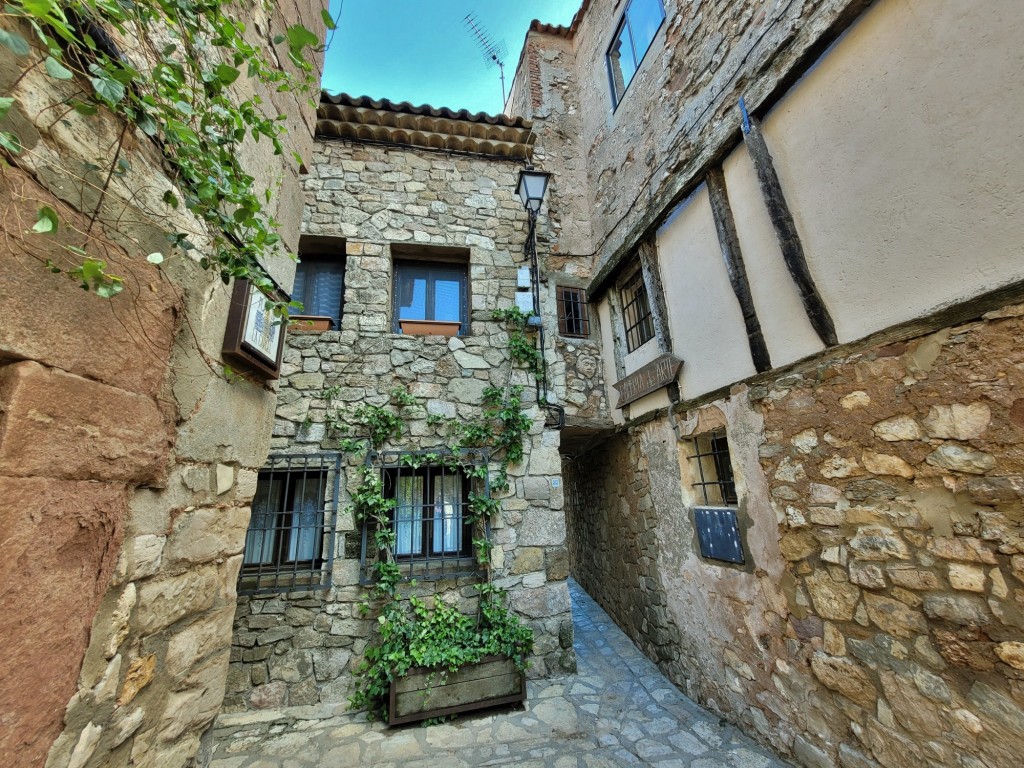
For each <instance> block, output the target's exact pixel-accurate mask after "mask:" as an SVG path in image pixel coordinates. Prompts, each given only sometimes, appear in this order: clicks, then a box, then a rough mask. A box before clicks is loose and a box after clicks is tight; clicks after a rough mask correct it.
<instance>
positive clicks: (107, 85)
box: [90, 77, 124, 104]
mask: <svg viewBox="0 0 1024 768" xmlns="http://www.w3.org/2000/svg"><path fill="white" fill-rule="evenodd" d="M90 82H91V83H92V87H93V88H94V89H95V91H96V95H97V96H99V97H100V98H101V99H103V100H104V101H106V102H108V103H110V104H117V103H118V102H119V101H121V99H123V98H124V86H123V85H121V84H120V83H119V82H117V80H113V79H111V78H109V77H94V78H92V80H91V81H90Z"/></svg>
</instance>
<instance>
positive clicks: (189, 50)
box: [0, 0, 334, 312]
mask: <svg viewBox="0 0 1024 768" xmlns="http://www.w3.org/2000/svg"><path fill="white" fill-rule="evenodd" d="M273 7H274V6H273V3H272V2H269V0H255V1H253V2H244V1H243V2H241V3H238V2H224V1H223V0H200V1H199V2H182V1H181V0H151V1H149V2H125V1H124V0H69V1H61V2H58V1H57V0H9V2H7V3H6V4H5V5H4V7H3V10H2V12H0V46H2V47H4V48H6V49H7V51H8V52H10V53H12V54H13V55H14V56H15V57H16V60H17V61H18V62H19V63H20V65H21V73H20V75H19V76H18V77H17V79H16V80H15V82H14V85H13V86H12V87H11V88H10V92H9V93H8V94H3V95H0V120H2V119H3V118H4V117H5V116H8V115H11V116H12V117H13V116H15V115H16V114H23V115H24V116H26V117H28V119H29V120H31V121H34V122H36V123H37V124H45V123H46V121H51V122H50V123H49V126H50V127H52V126H53V125H54V124H56V123H57V122H58V121H64V122H65V123H67V122H68V121H67V117H68V116H69V115H70V114H71V113H75V114H76V115H79V116H83V117H87V118H90V117H95V118H97V119H102V118H103V117H104V116H107V117H109V116H110V115H114V116H116V117H117V118H120V120H121V126H122V127H121V129H120V135H119V137H118V139H117V142H116V145H115V146H114V147H113V151H112V154H111V156H110V157H109V158H107V159H106V161H105V165H104V166H103V167H100V166H99V165H98V164H86V167H67V168H64V169H61V170H62V172H64V173H65V174H66V175H67V176H68V177H69V178H71V179H75V180H77V181H79V182H81V183H83V184H85V185H87V186H91V187H92V188H93V192H95V193H96V196H97V197H98V201H97V202H96V203H95V206H94V207H95V211H94V212H93V214H92V219H91V220H90V222H89V225H88V228H87V229H85V230H84V231H77V232H76V233H75V235H76V237H74V238H73V239H74V240H76V242H77V243H80V244H68V245H64V246H63V248H64V249H65V250H66V251H67V255H68V257H69V260H68V262H66V263H60V264H58V263H55V262H54V261H52V260H48V261H47V262H46V266H47V267H48V268H49V269H50V270H52V271H53V272H57V273H64V274H66V275H68V276H69V277H72V278H73V279H75V280H76V281H77V282H78V283H79V285H80V286H81V287H82V288H83V289H85V290H87V291H88V290H92V291H95V292H96V293H97V294H99V295H100V296H104V297H111V296H114V295H116V294H117V293H119V292H120V291H121V290H122V288H123V278H122V277H120V276H117V275H114V274H111V273H110V272H108V271H107V264H106V262H105V261H104V259H102V258H101V257H100V256H101V254H102V243H103V240H102V235H101V234H99V233H98V232H96V231H95V227H94V225H95V224H96V223H97V219H99V221H98V223H99V224H101V225H102V226H103V227H106V228H110V229H114V230H116V229H117V228H118V226H119V221H117V220H114V219H113V218H109V219H104V218H103V217H102V210H103V202H104V198H105V197H107V196H108V195H112V194H114V193H113V191H112V185H111V181H112V180H114V179H125V178H126V177H128V176H129V175H130V174H131V172H132V166H131V157H130V152H129V151H128V146H129V144H130V142H129V138H130V137H133V136H135V135H137V134H141V136H142V137H148V139H149V140H150V141H152V142H153V144H154V145H155V147H156V148H157V149H158V151H159V152H160V155H161V156H162V158H163V161H164V164H165V169H166V171H167V172H168V175H169V176H170V178H171V180H172V182H173V184H174V185H175V188H174V189H169V190H167V191H166V192H164V193H163V196H162V205H163V209H162V210H145V211H143V213H144V214H146V215H147V216H149V217H150V218H151V219H153V220H157V221H160V220H181V218H182V217H175V216H174V212H175V211H176V210H177V209H179V208H182V207H183V208H184V209H186V210H187V211H189V212H190V213H191V214H192V215H193V216H194V217H196V218H197V219H199V220H200V221H202V222H204V223H205V224H206V225H208V226H207V227H206V230H205V231H200V232H195V231H186V230H185V229H175V230H172V231H170V232H168V248H167V250H168V251H169V252H171V251H174V250H176V252H178V253H187V254H189V255H190V256H192V257H193V258H194V259H195V260H196V261H197V262H198V263H199V264H200V265H201V266H202V267H203V268H204V269H211V270H215V271H216V272H218V273H219V275H220V277H221V279H222V280H223V281H224V282H225V283H226V282H229V281H230V279H231V278H233V277H236V278H237V277H248V278H250V279H252V280H253V281H254V282H255V283H256V284H257V285H259V286H260V287H262V288H264V289H265V290H270V289H271V288H272V283H271V282H270V280H269V279H268V278H267V276H266V274H265V272H264V270H263V269H262V267H261V266H260V262H261V261H264V262H265V260H266V257H268V256H270V255H272V254H273V253H274V252H276V250H277V249H278V248H279V246H280V240H281V238H280V235H279V234H278V223H277V222H276V221H274V220H273V218H272V217H270V216H269V215H268V213H267V205H268V203H270V201H271V199H272V195H273V190H271V189H258V188H257V185H256V183H255V179H254V177H253V176H251V175H250V174H249V173H247V172H246V171H245V170H244V168H243V167H242V160H241V158H242V157H243V156H244V152H243V151H242V150H243V145H245V144H246V143H247V142H250V141H253V142H260V141H267V142H270V143H271V145H272V147H273V151H274V152H275V154H281V153H282V152H283V151H284V147H283V143H282V136H283V134H284V131H285V128H284V124H283V121H284V117H283V116H267V113H266V111H267V107H268V106H269V105H267V104H266V103H265V102H264V100H263V99H262V98H261V97H260V95H258V92H259V91H260V90H261V89H263V90H266V91H267V92H273V91H276V92H292V91H294V92H297V93H300V94H309V93H312V92H313V91H314V90H315V89H317V87H318V84H317V82H316V73H315V72H314V69H313V65H312V63H311V62H310V59H309V58H308V52H309V51H310V50H311V49H314V48H316V47H317V46H319V45H320V41H319V39H318V38H317V36H316V35H314V34H313V33H312V32H311V31H310V30H309V29H307V28H306V27H304V26H303V25H301V24H295V25H292V26H290V27H288V28H287V29H286V30H284V31H283V32H282V33H281V34H280V35H277V36H276V37H274V38H273V40H272V41H270V42H271V43H272V45H273V46H276V47H277V50H278V51H280V52H281V55H283V56H284V57H286V58H287V60H288V61H289V62H290V66H291V67H292V70H293V71H292V72H288V71H286V70H285V68H284V67H283V66H281V63H280V62H277V61H275V53H274V52H273V50H274V49H273V48H269V47H268V46H267V45H266V44H265V42H266V41H261V39H260V37H261V35H260V33H259V30H258V29H256V25H255V24H253V25H252V26H247V25H246V24H245V23H243V22H242V21H241V18H242V15H243V14H244V15H245V17H246V18H255V17H256V16H258V15H259V14H260V13H262V14H263V15H264V16H266V17H267V18H269V13H270V12H271V11H272V10H273ZM323 17H324V22H325V24H326V25H327V26H328V28H331V29H333V27H334V24H333V21H332V20H331V18H330V16H329V15H328V14H327V12H326V11H324V12H323ZM33 71H39V72H42V73H43V74H45V76H46V77H48V78H50V79H51V80H52V81H53V88H52V89H49V93H51V94H52V95H53V98H54V100H53V102H52V103H50V104H47V105H44V106H43V107H42V108H39V106H38V104H37V103H36V100H35V98H33V99H31V101H32V103H31V104H29V103H28V101H30V100H28V99H25V98H23V96H20V95H18V90H17V85H18V83H20V82H21V80H22V79H23V78H24V77H25V76H26V75H28V74H29V73H30V72H33ZM246 80H249V81H251V83H250V84H248V85H246V84H244V81H246ZM253 86H256V87H253ZM254 91H256V92H255V93H254ZM29 111H31V112H33V113H34V114H28V112H29ZM12 113H13V114H12ZM271 114H273V113H271ZM17 125H18V121H14V120H7V121H5V122H0V155H2V157H3V159H4V160H5V161H6V163H8V164H10V165H14V166H19V165H21V164H23V161H24V160H25V158H26V156H28V155H33V150H32V149H31V148H29V147H28V146H27V142H25V141H23V136H22V135H21V133H20V132H19V130H18V129H17V128H16V127H15V126H17ZM32 159H33V161H34V162H46V160H45V159H44V158H42V157H39V156H36V157H33V158H32ZM293 159H294V160H295V161H296V162H297V163H298V162H301V159H300V158H298V157H295V158H293ZM140 183H141V182H140ZM128 186H129V187H130V185H128ZM122 202H129V201H122ZM130 203H131V204H132V205H135V206H137V205H139V204H140V203H139V198H137V197H132V199H131V201H130ZM84 213H88V212H87V211H85V212H84ZM61 224H62V222H61V217H60V216H59V215H58V213H57V211H55V210H54V209H53V208H52V207H50V206H43V207H42V208H40V210H39V212H38V218H37V221H36V222H35V224H34V225H33V226H32V227H31V229H30V230H29V231H28V232H27V233H26V234H25V238H32V237H41V236H47V235H52V234H54V233H56V232H57V231H58V229H59V228H60V227H61ZM123 234H126V235H129V236H130V233H123ZM200 243H201V244H200ZM28 245H29V246H30V245H31V244H30V243H28ZM193 252H194V253H193ZM140 256H141V254H140ZM146 258H147V259H148V260H149V261H150V262H151V263H155V264H159V263H161V262H163V261H164V259H165V253H164V252H163V251H160V252H155V253H150V254H148V255H147V256H146ZM69 264H70V266H69ZM278 311H279V312H283V311H285V310H284V307H283V306H279V307H278Z"/></svg>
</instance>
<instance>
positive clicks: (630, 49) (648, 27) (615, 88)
mask: <svg viewBox="0 0 1024 768" xmlns="http://www.w3.org/2000/svg"><path fill="white" fill-rule="evenodd" d="M664 20H665V7H664V5H663V4H662V0H630V3H629V5H628V6H626V10H625V11H624V12H623V14H622V18H621V19H619V24H618V26H617V27H616V28H615V35H614V36H613V37H612V44H611V45H610V46H609V47H608V53H607V55H606V57H605V58H606V60H607V63H608V80H609V82H610V83H611V88H612V104H613V106H615V107H617V106H618V105H619V102H620V101H622V96H623V94H625V92H626V88H628V87H629V84H630V83H631V82H632V81H633V76H634V75H635V74H636V71H637V70H638V69H639V68H640V62H641V61H643V59H644V56H646V54H647V51H648V50H649V49H650V47H651V43H652V42H654V36H655V35H657V34H658V30H659V29H660V28H661V25H662V23H663V22H664Z"/></svg>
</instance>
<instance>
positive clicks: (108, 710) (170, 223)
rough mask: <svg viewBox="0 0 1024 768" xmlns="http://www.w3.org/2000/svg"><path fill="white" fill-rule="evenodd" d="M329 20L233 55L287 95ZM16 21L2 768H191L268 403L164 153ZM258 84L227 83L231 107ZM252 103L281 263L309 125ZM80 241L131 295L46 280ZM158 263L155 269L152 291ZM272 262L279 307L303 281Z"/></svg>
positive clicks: (211, 706)
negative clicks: (183, 238)
mask: <svg viewBox="0 0 1024 768" xmlns="http://www.w3.org/2000/svg"><path fill="white" fill-rule="evenodd" d="M26 5H27V4H26ZM35 5H36V10H38V9H39V8H43V5H45V4H43V5H41V4H35ZM67 5H68V4H64V3H61V4H53V9H52V13H54V14H55V17H56V15H61V16H62V15H63V13H64V10H63V9H64V8H65V6H67ZM320 7H321V4H319V3H314V2H305V1H304V0H300V2H293V3H280V4H268V5H267V6H266V9H269V10H265V9H264V6H263V5H262V4H256V5H254V7H253V8H252V9H251V11H250V13H249V15H248V16H247V17H246V22H247V24H248V33H247V34H248V35H249V37H248V38H247V39H249V40H251V43H252V45H253V46H255V48H256V49H257V50H258V51H260V52H261V54H262V55H263V56H264V57H265V58H266V61H267V62H268V64H269V66H270V67H272V68H273V69H276V70H280V69H287V70H289V71H292V72H294V71H295V70H294V66H293V64H292V63H290V61H289V59H288V57H287V54H288V49H287V46H281V45H279V44H277V43H275V42H274V38H275V37H276V36H277V35H279V34H280V35H281V36H282V37H283V34H284V32H285V30H286V29H288V28H289V27H290V26H292V25H295V24H297V23H300V22H302V23H304V24H305V25H306V26H307V27H308V28H309V29H310V30H314V31H316V32H318V33H322V32H323V21H322V18H321V15H320ZM44 10H45V8H44ZM42 12H43V11H39V13H40V14H41V13H42ZM48 12H49V11H48ZM16 16H17V14H16V11H14V10H12V9H11V8H10V7H9V8H8V9H6V10H5V11H4V14H3V17H2V19H0V29H2V31H3V41H4V44H3V45H0V92H2V94H3V96H4V97H5V102H8V103H7V104H5V107H4V110H3V116H2V118H3V119H2V122H0V130H2V131H4V132H5V133H4V136H5V141H7V142H9V139H7V135H8V134H7V132H11V133H13V134H15V135H17V136H18V137H19V138H20V141H21V144H22V148H23V151H21V152H20V153H8V152H7V151H6V149H5V150H4V158H3V160H2V161H0V164H2V166H3V169H2V171H0V201H2V212H3V215H2V217H0V230H2V232H3V237H2V238H0V265H2V269H3V274H4V285H5V296H4V298H3V300H2V301H0V562H2V563H3V565H2V567H0V573H2V576H0V594H2V606H3V611H2V612H0V637H2V638H3V642H4V649H3V653H2V654H0V696H2V699H3V706H2V707H0V763H2V764H3V765H6V766H39V767H41V766H43V765H44V764H46V765H48V766H54V768H63V767H64V766H68V765H71V766H74V767H75V768H86V767H87V766H88V767H96V766H104V768H113V767H115V766H127V765H132V766H160V768H174V767H176V766H183V765H186V764H191V763H192V762H193V759H194V757H195V755H196V753H197V751H198V749H199V746H200V737H201V734H202V733H203V732H204V731H205V730H206V729H207V727H208V726H209V724H210V723H211V722H212V720H213V718H214V716H215V715H216V714H217V712H218V710H219V708H220V704H221V700H222V698H223V691H224V684H225V680H226V677H227V673H228V654H229V648H230V637H231V623H232V617H233V614H234V604H235V584H236V578H237V573H238V569H239V567H240V565H241V561H242V556H241V551H242V547H243V544H244V540H245V532H246V523H247V521H248V517H249V504H250V501H251V499H252V495H253V492H254V490H255V486H256V475H257V471H258V469H259V468H260V467H261V466H262V465H263V463H264V461H265V458H266V455H267V452H268V450H269V443H270V437H271V430H272V426H273V414H274V402H275V397H274V393H273V392H272V391H271V390H270V389H269V388H267V387H265V386H263V385H262V384H258V383H252V382H249V381H246V380H238V381H235V382H233V383H232V382H229V381H227V380H225V377H224V376H223V373H222V365H223V362H224V358H222V356H221V350H222V341H223V338H224V334H225V328H226V325H227V322H228V314H229V302H230V297H231V291H230V289H229V288H228V287H226V286H224V285H223V284H222V282H221V280H220V276H219V275H218V274H215V273H213V272H212V271H210V270H205V269H201V268H200V266H199V264H198V263H197V262H198V258H199V256H207V255H210V250H208V249H209V245H208V243H209V241H210V239H212V236H213V235H214V234H215V233H214V232H212V231H211V230H210V229H209V228H208V227H207V225H206V224H205V223H204V222H203V221H201V220H199V219H198V218H196V217H193V216H191V215H190V214H189V213H188V212H186V211H185V206H184V205H182V206H181V207H180V209H177V210H175V209H172V208H171V207H170V206H168V205H166V204H165V203H163V202H162V201H161V199H160V196H161V195H163V194H164V192H165V191H167V192H171V191H177V192H178V193H179V197H180V190H178V189H177V187H176V182H177V179H178V177H177V176H176V174H175V173H174V172H173V171H172V169H171V168H170V167H169V165H168V164H167V163H166V162H165V157H166V156H165V154H164V152H163V149H164V148H163V147H162V146H161V145H160V144H159V142H158V141H157V139H155V138H153V137H151V136H150V135H147V134H146V133H144V132H143V131H142V130H139V129H137V128H136V127H135V126H134V125H131V124H127V123H124V122H122V121H121V120H120V119H119V118H118V117H116V116H115V115H113V114H112V113H110V112H107V111H106V110H105V109H104V107H103V105H102V104H101V103H100V102H99V100H98V99H96V100H94V99H92V98H91V94H92V89H91V86H90V85H89V82H88V80H87V79H85V78H81V77H77V76H76V77H71V75H70V73H69V72H68V73H66V74H65V73H64V72H62V71H61V68H60V66H59V65H58V67H56V68H55V67H53V64H54V63H56V62H55V61H50V60H47V61H46V62H45V66H44V56H45V55H46V53H47V51H45V50H42V51H41V50H40V49H38V48H37V47H35V45H36V41H37V39H38V38H37V35H36V34H35V33H34V32H33V31H32V29H31V28H30V27H29V25H28V24H27V23H23V22H19V21H17V19H16ZM78 19H79V20H78V22H76V23H81V17H78ZM90 23H91V22H90ZM89 29H90V34H91V35H92V36H93V37H94V38H95V39H100V38H101V37H103V36H102V35H101V34H100V33H101V32H103V33H106V37H105V38H104V39H102V40H101V42H102V43H103V44H104V45H106V46H108V48H107V50H109V51H111V52H112V55H115V54H116V55H123V56H124V57H125V58H124V60H125V61H129V62H131V63H132V64H133V65H135V66H137V67H138V68H139V70H140V71H143V72H146V71H149V67H150V65H151V63H152V59H151V58H150V57H149V54H151V53H152V52H153V51H155V50H160V49H162V48H163V47H164V46H165V45H167V38H166V37H165V36H164V35H165V34H166V31H165V30H158V31H157V32H156V37H157V38H158V43H159V44H158V45H157V44H156V42H157V41H155V40H154V39H150V38H146V39H136V38H134V37H132V36H130V35H128V36H122V35H120V34H118V33H117V32H116V30H114V29H112V28H108V27H101V26H100V25H99V24H98V23H97V24H93V26H91V27H90V28H89ZM15 35H17V36H18V37H15ZM19 39H20V40H22V42H23V43H24V48H25V49H26V50H27V52H26V53H24V54H22V52H21V51H19V50H18V49H19V45H18V44H17V41H18V40H19ZM197 42H198V41H197ZM118 52H119V53H118ZM66 55H67V56H69V57H71V56H74V55H75V54H74V53H67V54H66ZM279 56H280V58H279ZM65 61H68V59H65ZM70 66H75V65H74V64H71V65H70ZM83 66H84V65H83ZM76 68H77V67H76ZM51 73H56V75H58V76H59V77H58V76H50V74H51ZM314 76H318V72H315V73H314ZM254 83H255V81H249V80H248V79H247V78H246V77H241V78H240V79H239V80H238V82H237V83H236V85H235V86H234V89H235V90H234V91H232V94H233V96H232V97H234V96H238V100H239V101H241V100H242V99H244V98H247V97H248V96H251V95H254V91H253V89H254V88H255V87H256V86H255V85H253V84H254ZM111 87H112V86H111ZM261 88H262V86H261ZM108 93H109V91H108ZM259 95H260V96H261V98H262V99H263V103H264V104H265V105H266V109H267V112H268V114H269V116H270V117H276V116H277V115H278V114H283V115H285V116H286V117H287V125H288V128H289V133H288V134H287V136H285V137H284V139H283V142H284V144H283V147H284V153H283V154H282V155H274V154H273V152H272V147H271V146H270V143H269V142H267V141H264V142H262V143H260V144H253V143H249V144H247V145H246V146H245V148H244V157H243V164H244V167H245V168H246V169H247V172H248V173H251V174H252V175H253V176H255V177H256V183H257V185H260V184H262V185H263V187H265V188H272V189H274V190H275V195H274V196H273V198H272V200H271V201H269V204H268V208H267V212H268V214H270V215H272V216H274V217H275V218H277V219H278V220H279V221H281V222H283V225H282V227H281V235H282V238H283V242H284V245H285V246H286V247H287V248H289V249H292V250H294V249H295V248H296V247H297V245H298V234H299V223H300V220H301V208H302V194H301V189H300V187H299V178H298V168H297V167H292V166H291V164H290V161H286V160H285V159H284V158H290V157H291V154H292V152H293V151H294V152H297V153H299V154H300V155H303V156H306V157H308V156H309V155H310V154H311V151H312V134H313V125H314V114H313V111H312V110H310V109H308V108H307V106H306V97H305V96H303V95H301V94H299V93H298V92H292V93H279V92H275V91H273V90H272V89H271V88H262V89H261V90H260V92H259ZM79 100H81V101H83V102H85V103H83V104H81V108H80V110H72V109H70V108H69V107H68V104H75V103H76V102H77V101H79ZM90 105H91V110H92V111H95V112H97V114H94V115H88V114H82V113H84V112H88V111H90ZM185 121H186V122H187V118H185ZM119 136H120V140H119V138H118V137H119ZM6 146H8V147H9V143H8V144H7V145H6ZM110 171H116V172H113V173H111V172H110ZM105 175H106V182H104V176H105ZM101 190H102V191H101ZM41 207H47V208H49V209H52V210H53V211H54V221H55V222H56V224H55V225H54V227H53V229H52V230H51V231H50V232H49V233H47V234H38V233H33V232H31V227H32V225H33V223H34V222H36V220H37V218H38V217H39V210H40V208H41ZM26 230H29V231H28V232H27V233H26ZM176 231H187V232H192V233H194V238H195V241H196V244H197V249H196V250H195V251H193V252H192V254H191V255H194V256H195V257H196V258H195V260H193V258H189V256H188V255H184V254H183V253H181V252H179V251H175V252H172V251H171V250H170V247H169V245H168V241H167V235H168V234H169V233H171V232H176ZM37 232H38V230H37ZM87 241H88V242H89V253H90V254H91V255H92V256H93V257H94V258H96V257H99V258H102V259H103V260H105V261H106V263H107V267H108V269H109V271H110V272H111V273H113V274H115V275H118V276H120V277H121V278H122V279H123V280H124V283H123V285H124V290H123V292H122V293H121V294H119V295H117V296H116V297H114V298H113V299H110V300H109V301H108V300H106V299H103V298H99V297H97V296H96V295H95V294H94V293H91V292H90V293H86V292H83V291H82V290H80V288H79V287H78V285H76V283H75V282H72V281H70V280H68V279H67V277H66V276H65V275H61V274H52V273H51V272H50V271H49V270H48V269H47V268H46V266H44V265H46V262H47V260H48V259H52V260H53V262H54V263H56V264H59V265H65V264H67V263H68V261H69V259H68V253H69V249H71V250H72V252H73V249H74V248H80V247H81V246H82V245H83V243H85V242H87ZM96 243H99V244H100V245H99V246H97V247H96V248H94V247H93V246H94V245H95V244H96ZM154 252H162V253H164V254H166V255H167V258H166V260H165V261H164V263H163V264H162V265H161V266H160V268H159V269H158V268H157V267H156V266H154V265H153V264H152V263H150V262H149V261H147V259H146V255H147V254H151V253H154ZM270 261H271V262H272V263H267V264H265V265H264V266H265V267H266V268H267V269H268V270H269V271H270V273H271V275H273V277H274V278H275V279H276V280H277V281H278V282H279V283H280V284H281V286H282V287H283V288H284V289H286V290H287V289H288V287H289V286H290V285H291V280H292V274H293V272H294V263H293V262H292V261H291V260H290V259H289V258H287V256H286V255H284V254H282V255H281V256H280V257H279V258H274V259H271V260H270Z"/></svg>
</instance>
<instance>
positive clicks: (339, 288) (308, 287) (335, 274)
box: [288, 254, 345, 328]
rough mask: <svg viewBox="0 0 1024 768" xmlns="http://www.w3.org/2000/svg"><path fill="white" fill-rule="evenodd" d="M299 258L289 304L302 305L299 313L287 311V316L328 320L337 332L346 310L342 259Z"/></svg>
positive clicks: (343, 263) (291, 309) (343, 260)
mask: <svg viewBox="0 0 1024 768" xmlns="http://www.w3.org/2000/svg"><path fill="white" fill-rule="evenodd" d="M300 257H301V261H300V262H299V263H298V265H297V266H296V268H295V285H294V287H293V288H292V300H293V301H299V302H302V310H301V311H300V310H298V309H295V308H293V307H289V308H288V312H289V314H292V315H296V314H301V315H312V316H320V317H329V318H331V321H332V322H333V323H334V327H335V328H340V327H341V315H342V313H343V312H344V307H345V259H344V258H337V257H334V258H332V257H324V256H305V255H302V254H300Z"/></svg>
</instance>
